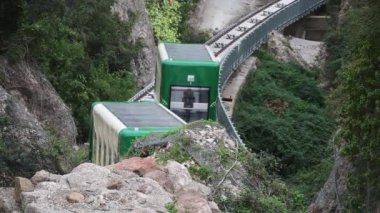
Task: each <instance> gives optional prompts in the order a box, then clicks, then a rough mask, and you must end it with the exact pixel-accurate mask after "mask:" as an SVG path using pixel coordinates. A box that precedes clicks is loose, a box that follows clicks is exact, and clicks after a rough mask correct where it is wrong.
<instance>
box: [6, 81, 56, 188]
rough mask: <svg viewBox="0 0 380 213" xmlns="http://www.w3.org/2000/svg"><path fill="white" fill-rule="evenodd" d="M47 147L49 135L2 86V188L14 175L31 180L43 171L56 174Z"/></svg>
mask: <svg viewBox="0 0 380 213" xmlns="http://www.w3.org/2000/svg"><path fill="white" fill-rule="evenodd" d="M48 147H49V139H48V134H47V132H46V131H45V130H44V129H43V128H42V126H41V124H40V122H39V121H38V120H37V118H36V116H34V115H33V114H31V113H30V112H29V110H28V108H27V107H26V105H25V104H24V102H23V101H22V100H19V98H17V97H14V96H11V95H10V94H9V93H7V92H6V91H5V89H4V88H3V87H1V86H0V167H1V170H0V185H1V186H7V185H9V184H10V183H11V182H12V180H13V178H11V177H13V176H15V175H19V176H24V177H30V176H32V175H33V174H34V172H35V171H37V170H40V169H47V170H50V171H56V166H55V163H54V162H53V160H52V158H51V157H50V156H49V155H50V153H48Z"/></svg>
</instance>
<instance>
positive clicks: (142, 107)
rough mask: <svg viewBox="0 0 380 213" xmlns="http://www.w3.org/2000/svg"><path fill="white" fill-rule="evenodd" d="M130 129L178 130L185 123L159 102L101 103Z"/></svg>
mask: <svg viewBox="0 0 380 213" xmlns="http://www.w3.org/2000/svg"><path fill="white" fill-rule="evenodd" d="M100 104H101V105H103V106H104V107H105V108H106V109H107V110H108V111H109V112H111V113H112V115H113V116H114V117H115V119H117V120H119V121H120V122H121V123H122V124H124V125H125V126H126V127H128V128H160V127H165V128H177V127H180V126H182V125H183V124H184V123H185V122H184V121H183V120H182V119H181V118H179V117H178V116H177V115H175V114H174V113H172V112H171V111H169V110H167V109H166V108H165V107H164V106H162V105H161V104H159V103H157V102H100Z"/></svg>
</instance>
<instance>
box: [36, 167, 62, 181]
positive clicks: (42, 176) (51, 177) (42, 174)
mask: <svg viewBox="0 0 380 213" xmlns="http://www.w3.org/2000/svg"><path fill="white" fill-rule="evenodd" d="M61 177H62V175H55V174H52V173H50V172H48V171H45V170H41V171H38V172H37V173H36V174H35V175H34V176H33V177H32V178H31V179H30V180H31V181H32V183H33V184H38V183H40V182H44V181H53V182H59V180H60V179H61Z"/></svg>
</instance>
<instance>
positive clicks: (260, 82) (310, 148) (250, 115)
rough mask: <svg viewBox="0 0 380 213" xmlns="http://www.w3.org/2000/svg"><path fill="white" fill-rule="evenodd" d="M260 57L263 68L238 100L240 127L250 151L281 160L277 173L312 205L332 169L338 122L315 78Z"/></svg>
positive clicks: (261, 53)
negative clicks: (334, 133)
mask: <svg viewBox="0 0 380 213" xmlns="http://www.w3.org/2000/svg"><path fill="white" fill-rule="evenodd" d="M257 56H258V58H259V60H260V64H259V66H258V69H257V70H256V71H255V72H251V73H250V74H249V76H248V78H247V79H246V84H245V85H244V86H243V88H242V90H241V92H240V95H239V97H238V100H237V105H236V108H235V112H234V120H235V122H236V126H237V128H238V130H239V133H240V134H241V136H242V138H243V140H244V141H245V142H246V145H247V147H249V148H250V149H252V150H253V151H255V152H258V153H260V152H264V153H267V154H269V155H273V156H274V157H275V159H278V163H279V165H278V166H277V167H275V171H274V173H276V174H278V175H280V176H282V177H283V178H285V180H286V181H287V183H288V184H289V186H293V187H291V188H294V190H296V191H297V192H298V193H300V195H301V196H302V197H304V198H303V202H304V205H307V203H308V202H309V201H310V200H311V199H312V198H313V195H314V193H316V192H317V191H319V188H320V187H321V186H322V185H323V183H324V181H325V179H326V178H327V176H328V173H329V170H330V168H331V156H332V150H331V148H330V146H329V138H330V136H331V135H332V132H333V131H334V121H333V118H332V117H331V116H330V114H329V113H328V112H327V111H326V110H325V109H324V106H325V103H324V97H323V94H322V92H321V90H320V89H319V88H318V87H317V80H316V79H317V75H316V74H314V73H312V72H310V71H308V70H305V69H304V68H302V67H300V66H299V65H295V64H289V63H283V62H278V61H275V60H274V59H273V58H272V57H271V56H270V55H269V54H268V53H266V52H265V51H258V53H257Z"/></svg>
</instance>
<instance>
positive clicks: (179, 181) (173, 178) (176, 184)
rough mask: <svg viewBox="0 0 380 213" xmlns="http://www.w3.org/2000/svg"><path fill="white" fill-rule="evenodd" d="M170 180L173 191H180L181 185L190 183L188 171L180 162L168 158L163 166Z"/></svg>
mask: <svg viewBox="0 0 380 213" xmlns="http://www.w3.org/2000/svg"><path fill="white" fill-rule="evenodd" d="M165 170H166V171H167V173H168V178H169V180H170V182H172V183H173V190H174V193H176V192H178V191H180V190H181V189H182V187H184V186H186V185H188V184H190V183H192V181H193V180H192V178H191V175H190V173H189V171H188V170H187V169H186V167H185V166H183V165H182V164H180V163H178V162H176V161H171V160H169V161H168V163H167V165H166V166H165Z"/></svg>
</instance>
